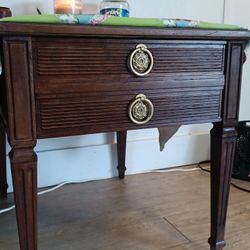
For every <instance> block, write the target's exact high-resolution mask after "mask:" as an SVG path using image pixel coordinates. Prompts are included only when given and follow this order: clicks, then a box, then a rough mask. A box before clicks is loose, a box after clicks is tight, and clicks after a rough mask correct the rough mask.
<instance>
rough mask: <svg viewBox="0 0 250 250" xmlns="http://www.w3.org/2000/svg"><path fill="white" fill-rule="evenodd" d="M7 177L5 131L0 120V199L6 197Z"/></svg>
mask: <svg viewBox="0 0 250 250" xmlns="http://www.w3.org/2000/svg"><path fill="white" fill-rule="evenodd" d="M7 188H8V184H7V176H6V139H5V130H4V127H3V124H2V122H1V119H0V198H6V197H7Z"/></svg>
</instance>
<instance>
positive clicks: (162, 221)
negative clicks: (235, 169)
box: [0, 166, 250, 250]
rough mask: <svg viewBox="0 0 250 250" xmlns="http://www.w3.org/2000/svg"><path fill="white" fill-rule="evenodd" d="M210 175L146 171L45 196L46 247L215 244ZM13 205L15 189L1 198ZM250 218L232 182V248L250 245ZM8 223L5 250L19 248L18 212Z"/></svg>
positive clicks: (1, 236) (146, 248)
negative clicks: (210, 238)
mask: <svg viewBox="0 0 250 250" xmlns="http://www.w3.org/2000/svg"><path fill="white" fill-rule="evenodd" d="M191 167H193V166H191ZM209 179H210V176H209V174H207V173H203V172H200V171H197V172H190V173H162V174H158V173H151V174H139V175H131V176H127V177H126V179H124V180H122V181H119V180H117V179H110V180H103V181H95V182H89V183H84V184H80V185H67V186H65V187H63V188H61V189H59V190H57V191H55V192H52V193H49V194H45V195H43V196H40V197H39V199H38V208H39V209H38V211H39V213H38V218H39V220H38V224H39V249H40V250H58V249H61V250H92V249H96V250H118V249H119V250H135V249H136V250H137V249H138V250H168V249H169V250H170V249H171V250H206V249H209V246H208V244H207V243H206V242H207V237H208V235H209V223H210V219H209V217H210V216H209V214H210V213H209V210H210V209H209V197H210V195H209V191H208V190H209ZM237 183H238V184H239V185H242V183H241V182H240V181H237ZM243 184H244V186H245V187H246V188H250V185H249V183H247V182H245V183H243ZM12 203H13V201H12V196H11V195H10V196H9V197H8V200H5V201H4V200H1V201H0V204H1V207H4V206H7V205H11V204H12ZM249 216H250V199H249V194H247V193H244V192H242V191H239V190H237V189H235V188H232V189H231V195H230V202H229V211H228V222H227V231H226V241H227V246H226V247H225V250H248V249H250V243H249V232H250V225H249V219H250V217H249ZM0 223H1V227H0V248H1V250H17V249H19V248H18V236H17V229H16V222H15V213H14V211H12V212H10V213H7V214H3V215H0Z"/></svg>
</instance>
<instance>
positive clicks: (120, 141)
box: [117, 131, 127, 179]
mask: <svg viewBox="0 0 250 250" xmlns="http://www.w3.org/2000/svg"><path fill="white" fill-rule="evenodd" d="M126 142H127V131H118V132H117V156H118V167H117V169H118V173H119V178H120V179H123V178H124V177H125V171H126V166H125V161H126Z"/></svg>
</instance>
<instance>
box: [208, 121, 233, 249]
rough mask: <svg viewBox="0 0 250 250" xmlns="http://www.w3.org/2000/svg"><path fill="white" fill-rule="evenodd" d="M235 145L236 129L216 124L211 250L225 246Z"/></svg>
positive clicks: (212, 153)
mask: <svg viewBox="0 0 250 250" xmlns="http://www.w3.org/2000/svg"><path fill="white" fill-rule="evenodd" d="M235 145H236V131H235V129H234V128H233V127H230V128H225V127H224V128H223V127H222V125H221V124H215V126H214V128H213V129H212V130H211V237H210V239H209V244H210V246H211V248H210V249H211V250H221V249H222V248H223V247H224V246H225V240H224V234H225V224H226V216H227V206H228V198H229V189H230V181H231V174H232V167H233V162H234V151H235Z"/></svg>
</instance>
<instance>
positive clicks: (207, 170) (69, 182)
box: [0, 161, 250, 214]
mask: <svg viewBox="0 0 250 250" xmlns="http://www.w3.org/2000/svg"><path fill="white" fill-rule="evenodd" d="M209 163H210V161H202V162H199V163H198V165H197V167H195V168H171V169H158V170H151V171H148V172H147V173H149V172H153V173H171V172H191V171H197V170H202V171H205V172H208V173H210V169H209V168H204V167H202V166H201V165H203V164H209ZM87 181H90V180H87V179H85V180H79V181H65V182H62V183H59V184H58V185H56V186H53V187H52V188H49V189H47V190H44V191H41V192H38V195H42V194H46V193H49V192H52V191H54V190H56V189H59V188H61V187H63V186H65V185H66V184H80V183H84V182H87ZM91 181H93V180H91ZM231 185H232V186H233V187H235V188H237V189H239V190H242V191H245V192H248V193H250V190H247V189H245V188H242V187H239V186H237V185H235V184H234V183H232V182H231ZM15 207H16V206H15V205H14V206H11V207H8V208H5V209H2V210H0V214H3V213H7V212H9V211H11V210H13V209H15Z"/></svg>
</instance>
